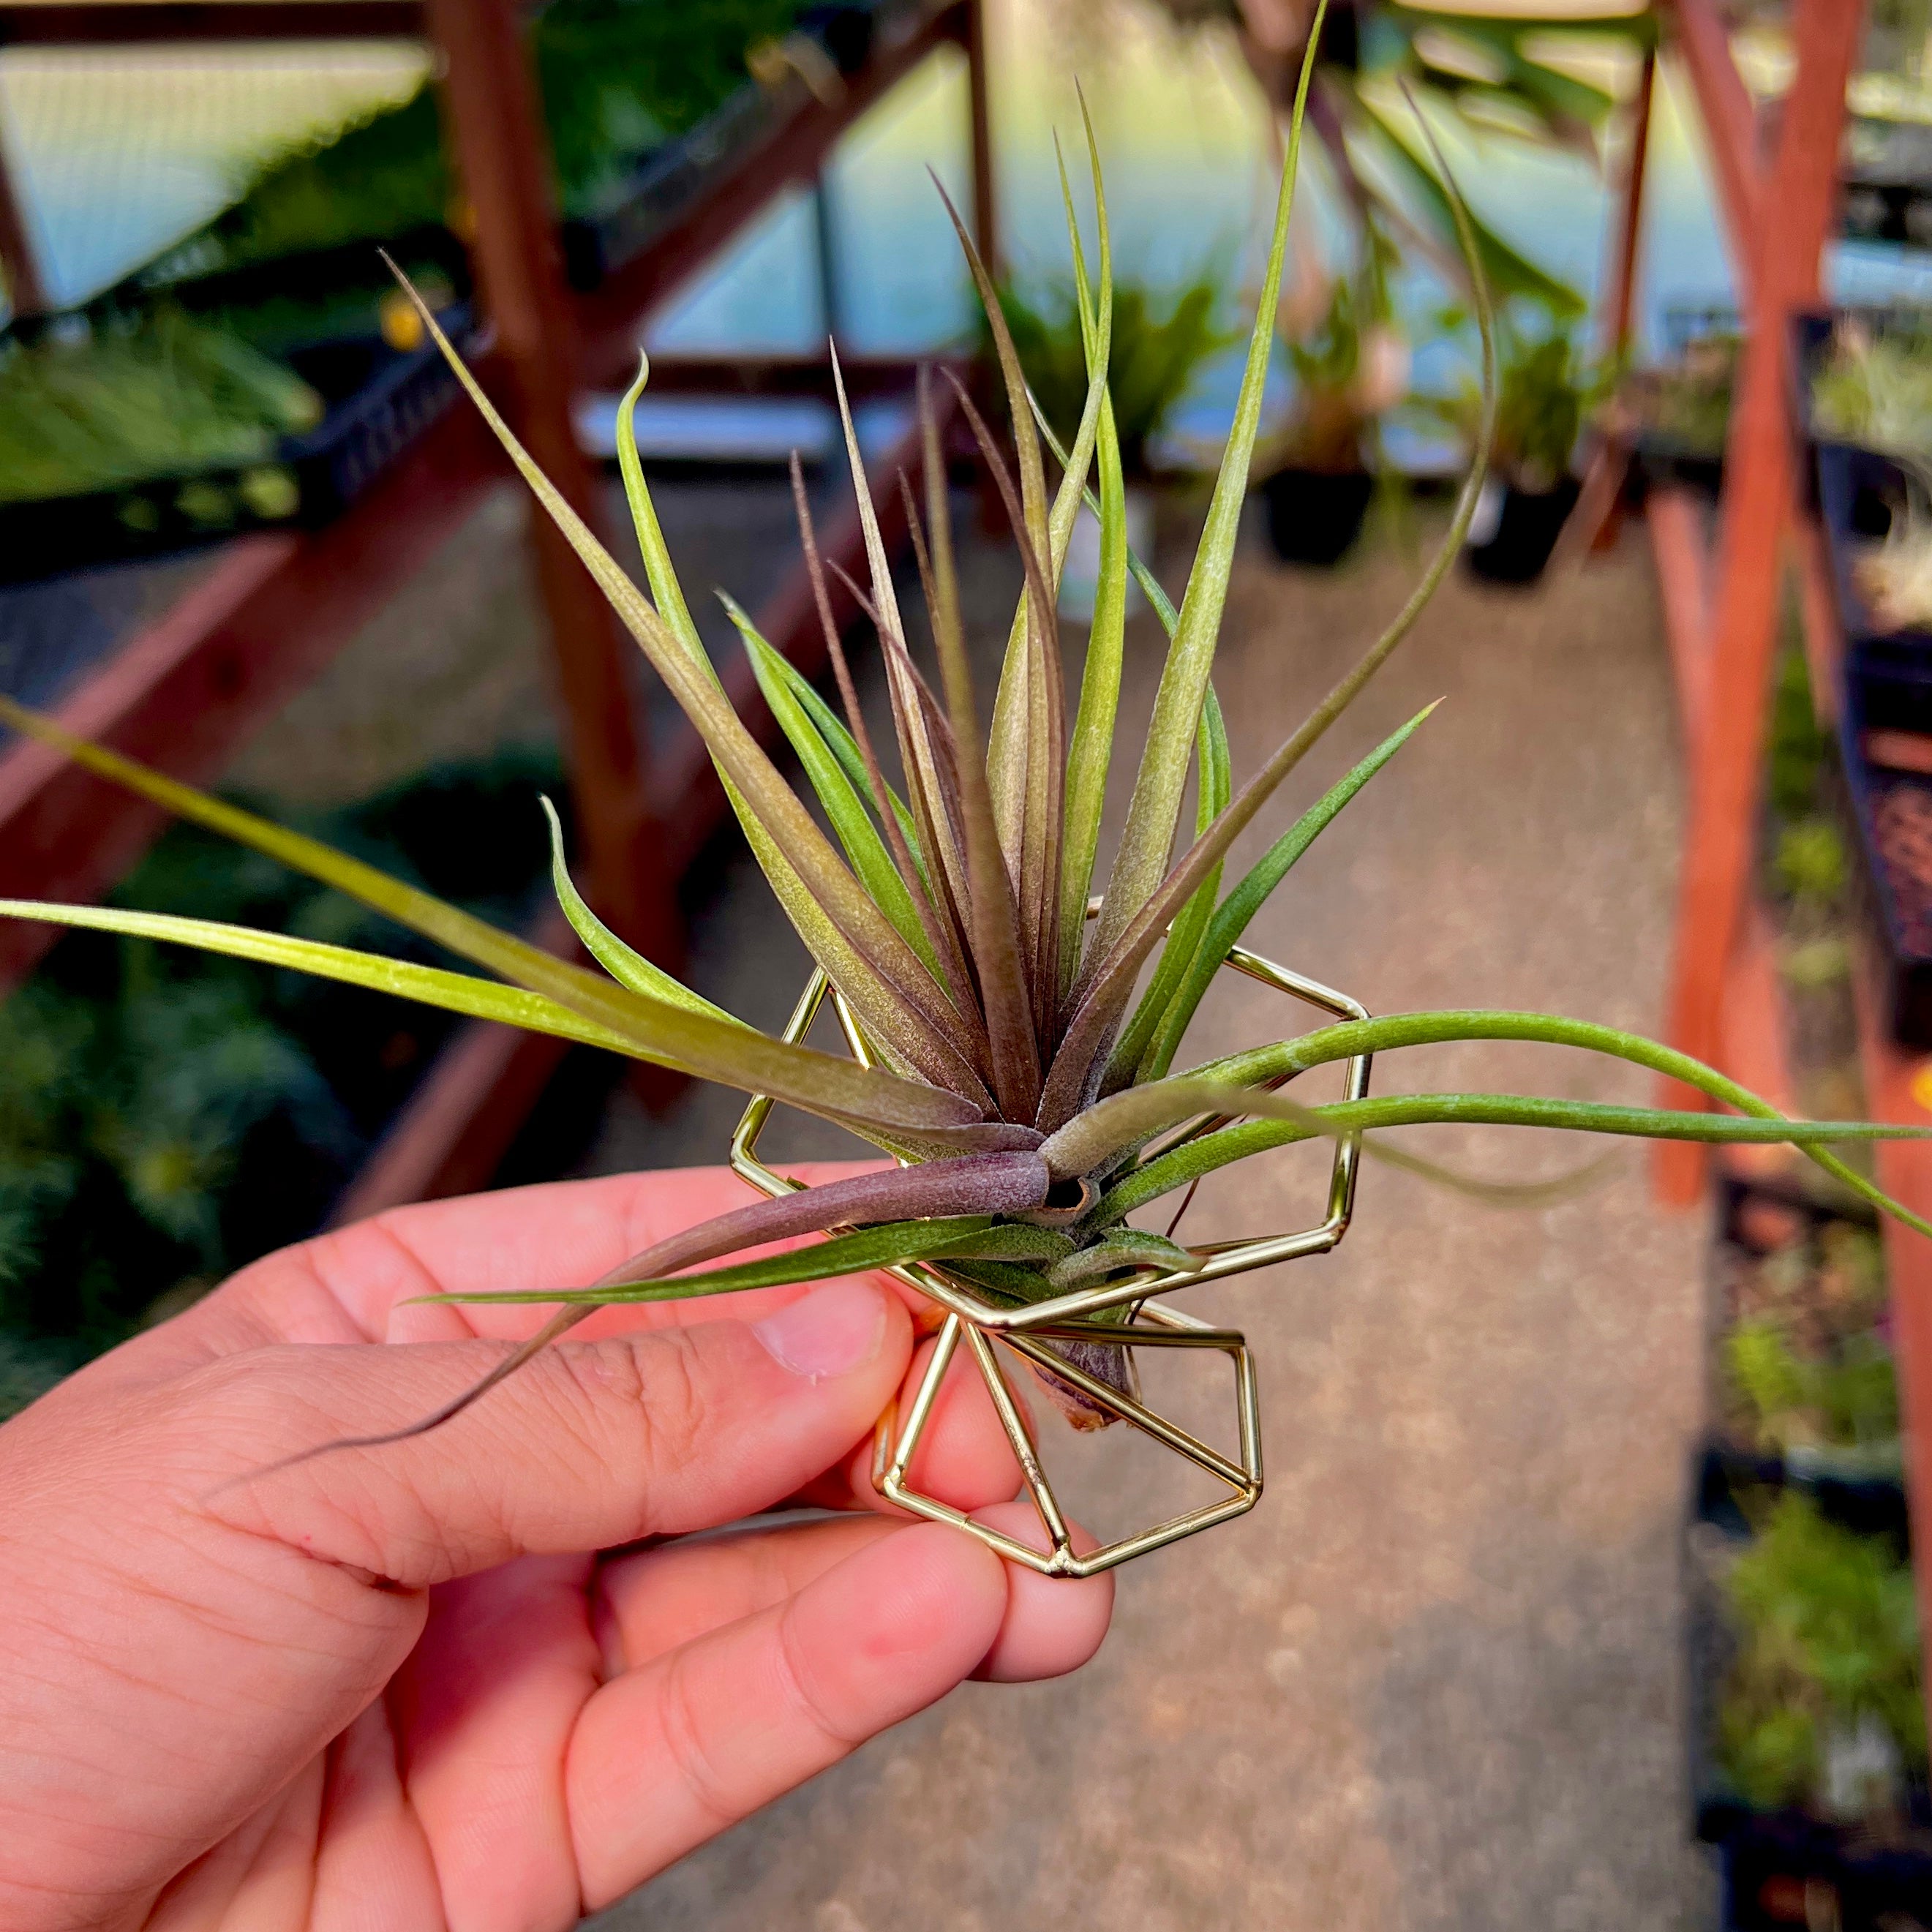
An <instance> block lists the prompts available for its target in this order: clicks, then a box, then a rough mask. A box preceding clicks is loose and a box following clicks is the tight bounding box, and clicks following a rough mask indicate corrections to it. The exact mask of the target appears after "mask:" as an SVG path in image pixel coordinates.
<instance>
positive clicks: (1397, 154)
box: [1362, 90, 1589, 319]
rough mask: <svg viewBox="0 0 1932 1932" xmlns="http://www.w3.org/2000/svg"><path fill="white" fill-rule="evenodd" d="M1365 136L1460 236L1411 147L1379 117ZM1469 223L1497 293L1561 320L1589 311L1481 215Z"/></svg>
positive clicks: (1437, 219)
mask: <svg viewBox="0 0 1932 1932" xmlns="http://www.w3.org/2000/svg"><path fill="white" fill-rule="evenodd" d="M1430 91H1431V90H1424V92H1430ZM1362 133H1363V138H1364V139H1365V141H1366V142H1367V144H1368V145H1369V147H1370V149H1371V151H1373V153H1374V154H1376V155H1377V156H1378V157H1381V158H1382V159H1383V160H1386V161H1387V163H1388V165H1389V166H1390V167H1391V169H1392V171H1393V172H1394V173H1396V174H1397V175H1398V176H1399V177H1400V179H1401V181H1402V184H1403V188H1404V190H1405V191H1406V192H1407V193H1412V194H1413V195H1414V196H1415V199H1417V200H1418V202H1421V204H1422V205H1423V206H1424V208H1426V209H1427V211H1428V214H1429V217H1430V220H1432V221H1433V223H1435V224H1436V226H1438V227H1439V228H1441V229H1449V230H1451V232H1454V231H1455V229H1457V226H1459V224H1458V223H1457V220H1456V217H1455V214H1454V208H1453V206H1452V204H1451V199H1450V197H1449V196H1448V195H1446V194H1445V193H1444V192H1443V189H1442V183H1441V182H1440V181H1439V180H1437V178H1436V176H1435V175H1433V174H1431V173H1430V170H1429V169H1428V168H1427V166H1424V163H1423V161H1422V160H1421V157H1420V156H1419V155H1418V154H1416V152H1415V150H1414V149H1413V148H1411V147H1410V146H1409V143H1408V142H1406V141H1405V140H1404V139H1403V138H1402V136H1400V134H1398V133H1396V132H1395V131H1394V129H1392V128H1391V127H1390V126H1389V125H1388V123H1387V122H1386V121H1383V120H1382V118H1381V117H1380V116H1379V115H1376V118H1374V119H1373V121H1370V122H1368V123H1367V124H1365V125H1364V127H1363V129H1362ZM1380 198H1381V199H1387V197H1386V196H1382V197H1380ZM1398 211H1400V210H1398ZM1469 226H1470V230H1471V233H1472V234H1473V236H1474V237H1475V253H1476V257H1477V260H1478V261H1480V262H1481V264H1482V269H1483V275H1484V279H1485V280H1486V281H1487V283H1488V284H1489V285H1490V288H1491V289H1492V290H1494V291H1496V292H1497V293H1501V294H1502V295H1503V296H1506V297H1507V296H1522V297H1523V298H1524V299H1526V300H1528V301H1530V302H1535V303H1537V304H1538V305H1540V306H1541V307H1542V308H1547V310H1549V311H1550V314H1552V315H1554V316H1556V317H1560V318H1566V319H1567V318H1569V317H1577V316H1580V315H1582V314H1585V313H1586V311H1587V310H1588V308H1589V305H1588V304H1587V303H1586V302H1585V301H1584V299H1583V297H1582V296H1580V294H1578V293H1577V291H1576V290H1574V289H1573V288H1572V287H1571V286H1570V285H1569V284H1568V283H1567V282H1565V281H1559V279H1558V278H1556V276H1554V275H1551V274H1550V272H1549V271H1548V270H1547V269H1543V268H1539V267H1538V266H1537V264H1536V263H1534V262H1532V260H1530V259H1529V257H1528V256H1526V255H1525V254H1523V253H1522V252H1521V251H1520V250H1518V249H1517V248H1513V247H1512V246H1511V245H1510V244H1509V243H1508V242H1506V241H1505V240H1504V239H1503V238H1502V236H1500V235H1499V234H1498V233H1496V230H1495V229H1493V228H1492V227H1490V226H1489V225H1488V224H1487V223H1485V222H1484V221H1482V220H1480V219H1478V217H1476V216H1475V215H1473V214H1472V215H1470V216H1469Z"/></svg>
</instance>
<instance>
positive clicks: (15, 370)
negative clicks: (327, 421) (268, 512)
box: [0, 306, 322, 503]
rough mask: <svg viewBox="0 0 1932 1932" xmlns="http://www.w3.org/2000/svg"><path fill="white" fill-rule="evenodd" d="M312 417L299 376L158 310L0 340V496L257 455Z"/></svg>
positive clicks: (28, 496) (109, 482) (94, 486)
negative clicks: (32, 338)
mask: <svg viewBox="0 0 1932 1932" xmlns="http://www.w3.org/2000/svg"><path fill="white" fill-rule="evenodd" d="M321 419H322V402H321V399H320V398H319V397H318V396H317V395H316V393H315V392H314V390H313V389H311V388H310V387H309V386H308V384H307V383H304V382H303V381H302V380H300V379H299V377H296V376H294V375H292V374H290V372H289V371H287V370H286V369H284V368H281V366H280V365H278V364H277V363H275V362H270V361H269V359H268V358H267V357H266V356H262V355H260V354H259V353H257V351H255V350H254V349H251V347H248V345H247V344H245V343H243V342H242V341H239V340H237V339H236V338H235V337H233V336H232V335H229V334H227V333H226V332H225V331H223V330H222V329H213V328H209V327H207V326H204V325H203V324H202V323H198V322H194V321H191V320H189V318H188V317H186V316H184V315H182V314H180V313H179V312H178V311H176V310H175V309H172V308H169V307H166V306H163V307H161V308H157V309H154V310H152V311H148V313H146V314H142V315H140V316H138V317H136V316H121V317H105V318H103V319H101V320H99V321H98V322H96V323H93V324H92V325H87V324H80V325H77V326H76V327H75V328H74V329H73V330H72V331H71V332H66V331H62V332H55V331H51V330H50V331H49V332H46V333H45V334H43V335H41V336H40V338H39V339H38V340H37V341H34V342H33V343H31V344H28V343H22V342H18V341H0V503H7V502H28V501H32V500H37V499H42V498H46V497H51V496H77V495H80V494H82V493H85V492H87V491H89V490H106V489H112V488H113V487H116V486H118V485H120V484H127V483H136V482H142V481H147V480H148V479H150V478H155V477H166V476H172V475H179V474H181V472H184V471H191V470H195V469H208V468H211V467H227V466H242V465H246V464H251V463H265V462H266V461H267V460H268V459H269V458H272V456H273V455H275V450H276V447H277V445H278V443H279V441H280V440H281V437H283V436H284V434H289V433H291V432H294V431H302V430H306V429H311V428H314V426H315V425H316V424H317V423H318V422H320V420H321Z"/></svg>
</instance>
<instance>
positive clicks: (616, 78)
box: [175, 0, 799, 274]
mask: <svg viewBox="0 0 1932 1932" xmlns="http://www.w3.org/2000/svg"><path fill="white" fill-rule="evenodd" d="M798 12H799V0H679V4H678V5H675V6H671V5H666V4H664V0H556V4H554V5H551V6H549V7H545V8H544V9H543V10H541V12H540V13H538V17H537V19H536V22H535V25H534V26H533V27H532V29H531V40H532V54H533V56H534V58H535V65H536V71H537V77H538V87H539V91H540V93H541V98H542V103H543V110H544V120H545V122H546V124H547V128H548V131H549V136H550V147H551V151H552V154H553V157H554V159H555V162H556V176H557V184H558V189H559V195H560V197H561V199H562V205H563V208H564V211H565V213H566V214H592V213H595V211H596V210H597V208H598V205H600V203H601V202H602V201H603V200H604V199H605V198H606V197H607V196H608V195H609V194H610V191H611V190H612V189H613V187H615V186H616V184H618V183H619V182H620V181H622V178H623V177H624V176H625V174H626V173H627V172H628V171H629V170H630V169H631V168H632V167H633V166H635V165H636V163H637V162H638V161H639V160H640V159H641V158H642V157H643V156H645V155H646V154H649V152H650V151H652V149H653V148H657V147H658V146H659V145H661V144H662V143H664V142H666V141H668V140H670V139H673V138H675V137H676V136H678V135H679V134H682V133H684V132H685V131H686V130H688V128H690V127H692V126H693V125H694V124H695V123H696V122H697V121H700V120H701V119H702V118H703V117H704V115H706V114H707V113H709V112H710V111H711V110H712V109H713V108H714V107H717V106H718V104H719V103H720V102H721V101H723V100H724V98H726V97H727V95H729V94H730V92H732V91H733V89H735V88H736V87H738V86H741V85H742V83H744V81H745V78H746V69H745V51H746V49H747V48H748V47H749V46H752V45H753V44H754V43H757V41H759V40H763V39H766V38H769V37H771V36H772V35H774V34H784V32H786V31H787V30H788V29H789V28H790V26H791V24H792V22H793V20H794V19H795V18H796V16H797V13H798ZM239 185H240V184H238V186H239ZM454 198H455V190H454V187H453V185H452V180H451V177H450V174H449V169H448V166H447V165H446V162H445V160H444V154H443V139H442V132H441V128H440V122H439V119H438V110H437V101H436V97H435V94H434V90H433V89H431V87H430V86H428V85H425V86H424V88H423V89H422V91H421V92H419V93H418V94H417V95H416V96H415V97H414V98H413V99H411V100H410V101H407V102H406V103H405V104H404V105H402V106H401V107H395V108H392V109H389V110H387V111H386V112H384V113H380V114H377V115H374V116H372V117H371V118H370V119H368V120H367V121H363V122H362V123H361V124H359V125H357V126H355V127H350V128H349V129H348V130H347V131H346V132H344V133H342V134H341V135H340V136H338V137H337V138H335V139H332V140H330V141H329V142H325V143H323V144H320V145H313V146H309V147H305V148H298V149H296V150H293V151H290V152H289V153H287V154H284V155H281V156H280V157H277V158H275V159H274V160H271V161H270V162H269V163H268V164H267V165H266V166H265V167H263V168H262V169H261V170H260V172H258V173H257V175H255V177H254V179H253V180H252V181H249V182H248V184H247V185H246V188H245V192H244V193H242V196H241V199H239V201H238V202H236V205H234V206H233V207H232V208H229V209H228V210H227V211H226V212H225V213H224V214H222V215H220V217H217V219H216V220H214V222H212V223H210V224H209V226H208V228H207V229H205V230H204V231H203V233H202V235H200V236H198V237H196V238H193V239H191V240H190V242H187V243H185V244H184V245H182V248H181V249H180V250H178V251H175V254H176V257H177V259H178V260H180V261H181V262H182V263H184V264H190V265H191V271H190V272H193V273H196V274H205V273H208V272H211V271H215V270H221V269H233V268H238V267H240V266H243V265H244V264H246V263H251V262H260V261H266V260H272V259H274V258H275V257H278V256H281V255H287V254H297V253H300V252H302V251H305V250H309V249H316V248H334V247H338V246H341V245H343V244H344V243H346V242H360V241H377V240H380V239H383V238H385V237H386V236H392V235H398V234H401V233H404V232H405V231H407V230H408V229H413V228H419V227H422V226H429V225H432V224H436V223H448V224H451V225H458V217H457V211H456V209H455V205H454Z"/></svg>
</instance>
